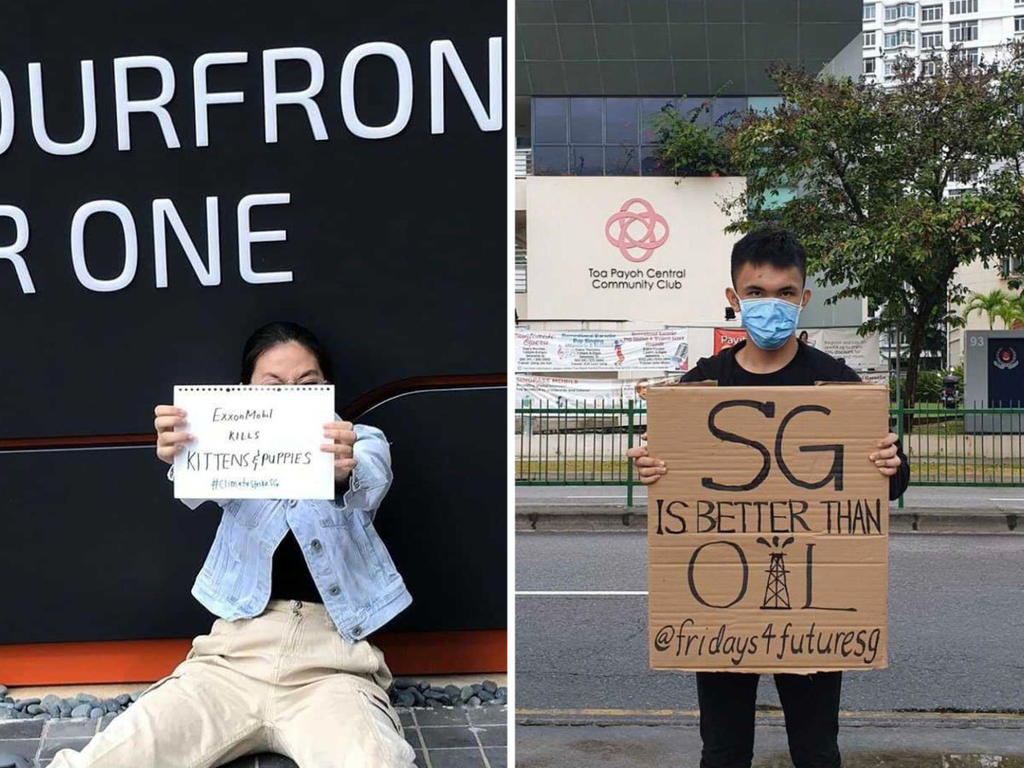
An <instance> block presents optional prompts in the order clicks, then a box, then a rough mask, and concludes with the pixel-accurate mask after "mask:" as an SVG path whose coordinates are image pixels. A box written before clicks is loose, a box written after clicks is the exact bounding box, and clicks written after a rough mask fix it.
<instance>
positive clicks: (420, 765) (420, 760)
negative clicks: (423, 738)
mask: <svg viewBox="0 0 1024 768" xmlns="http://www.w3.org/2000/svg"><path fill="white" fill-rule="evenodd" d="M416 767H417V768H427V761H426V760H425V759H424V757H423V750H422V749H417V750H416Z"/></svg>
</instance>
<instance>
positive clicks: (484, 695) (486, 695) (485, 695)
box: [477, 691, 494, 701]
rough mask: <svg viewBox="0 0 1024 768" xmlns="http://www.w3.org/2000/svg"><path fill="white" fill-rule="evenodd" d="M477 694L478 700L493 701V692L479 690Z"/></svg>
mask: <svg viewBox="0 0 1024 768" xmlns="http://www.w3.org/2000/svg"><path fill="white" fill-rule="evenodd" d="M477 696H478V697H479V698H480V701H493V700H494V694H493V693H491V692H490V691H480V692H479V693H477Z"/></svg>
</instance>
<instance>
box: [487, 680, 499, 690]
mask: <svg viewBox="0 0 1024 768" xmlns="http://www.w3.org/2000/svg"><path fill="white" fill-rule="evenodd" d="M483 689H484V690H485V691H487V692H488V693H497V692H498V684H497V683H496V682H494V681H493V680H484V683H483Z"/></svg>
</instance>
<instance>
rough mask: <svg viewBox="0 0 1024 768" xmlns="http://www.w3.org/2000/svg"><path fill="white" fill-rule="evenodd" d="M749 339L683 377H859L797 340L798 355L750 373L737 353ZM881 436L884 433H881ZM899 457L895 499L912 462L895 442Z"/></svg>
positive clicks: (746, 381)
mask: <svg viewBox="0 0 1024 768" xmlns="http://www.w3.org/2000/svg"><path fill="white" fill-rule="evenodd" d="M745 344H746V341H741V342H740V343H739V344H737V345H736V346H734V347H727V348H726V349H723V350H722V351H721V352H719V353H718V354H717V355H715V356H714V357H703V358H701V359H700V360H699V361H698V362H697V365H695V366H694V367H693V368H692V369H691V370H689V371H687V372H686V373H685V374H683V377H682V378H681V379H680V381H717V382H718V386H720V387H798V386H813V385H814V384H815V383H816V382H819V381H860V380H861V379H860V376H858V375H857V373H856V371H854V370H853V369H852V368H850V366H848V365H847V364H846V363H845V362H843V361H842V360H837V359H836V358H834V357H832V356H831V355H829V354H827V353H825V352H822V351H821V350H820V349H815V348H814V347H812V346H810V345H808V344H804V343H803V342H797V350H796V355H795V356H794V357H793V359H792V360H790V361H789V362H788V363H787V364H786V365H785V366H784V367H783V368H780V369H779V370H777V371H773V372H772V373H751V372H750V371H748V370H746V369H745V368H743V367H742V366H741V365H740V364H739V363H738V362H736V353H737V352H738V351H739V350H741V349H742V348H743V346H744V345H745ZM879 437H881V435H879ZM896 448H897V451H896V455H897V456H899V457H900V462H901V463H900V468H899V472H897V473H896V474H895V475H893V476H892V477H890V478H889V498H890V499H896V498H899V496H900V495H901V494H902V493H903V492H904V491H905V490H907V484H908V483H909V482H910V465H909V464H908V463H907V457H906V456H905V455H904V454H903V448H902V446H900V444H899V443H898V442H897V443H896Z"/></svg>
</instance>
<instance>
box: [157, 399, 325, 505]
mask: <svg viewBox="0 0 1024 768" xmlns="http://www.w3.org/2000/svg"><path fill="white" fill-rule="evenodd" d="M174 405H175V406H176V407H178V408H183V409H184V410H185V414H186V419H185V420H186V422H187V424H186V426H185V427H184V428H183V429H184V431H188V432H191V433H192V434H193V435H194V436H195V437H194V439H193V440H192V441H190V442H189V443H188V445H187V447H186V448H185V450H184V451H182V452H181V453H179V454H177V455H176V456H175V457H174V498H176V499H333V498H334V457H333V455H332V454H330V453H325V452H324V451H321V450H320V446H321V445H323V444H324V443H326V442H329V440H328V438H325V437H324V425H325V424H327V423H328V422H332V421H334V386H333V385H322V386H292V387H288V386H285V387H261V386H177V387H175V388H174ZM178 431H182V428H179V429H178Z"/></svg>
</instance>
